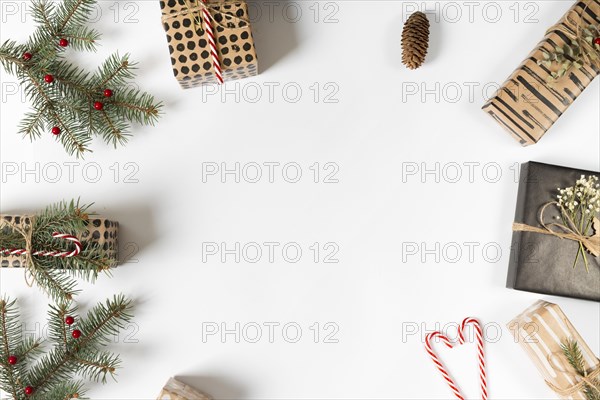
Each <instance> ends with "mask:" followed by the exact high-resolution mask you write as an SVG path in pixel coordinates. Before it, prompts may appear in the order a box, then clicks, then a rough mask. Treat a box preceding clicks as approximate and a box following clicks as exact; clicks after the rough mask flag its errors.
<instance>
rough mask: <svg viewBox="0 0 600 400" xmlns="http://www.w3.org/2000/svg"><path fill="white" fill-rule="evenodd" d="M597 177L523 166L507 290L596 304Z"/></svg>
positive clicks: (599, 262) (599, 296) (599, 267)
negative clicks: (578, 299) (572, 298)
mask: <svg viewBox="0 0 600 400" xmlns="http://www.w3.org/2000/svg"><path fill="white" fill-rule="evenodd" d="M598 175H599V174H598V173H597V172H592V171H585V170H577V169H571V168H566V167H559V166H556V165H548V164H542V163H537V162H528V163H526V164H523V166H522V167H521V175H520V183H519V191H518V195H517V207H516V213H515V223H514V224H513V238H512V248H511V256H510V261H509V267H508V278H507V287H509V288H514V289H517V290H525V291H529V292H536V293H545V294H552V295H556V296H566V297H576V298H582V299H588V300H595V301H600V259H599V253H600V222H599V221H598V215H599V213H598V211H599V210H600V199H599V193H600V191H599V188H598Z"/></svg>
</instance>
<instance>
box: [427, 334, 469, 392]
mask: <svg viewBox="0 0 600 400" xmlns="http://www.w3.org/2000/svg"><path fill="white" fill-rule="evenodd" d="M435 338H440V339H441V340H442V342H443V343H444V344H445V345H446V346H447V347H449V348H452V347H453V345H452V343H451V342H450V340H449V339H448V338H447V337H446V335H443V334H441V333H440V332H431V333H429V334H428V335H427V336H426V337H425V350H427V353H428V354H429V356H430V357H431V359H432V360H433V363H434V364H435V365H436V367H437V369H438V370H439V371H440V373H441V374H442V377H443V378H444V380H445V381H446V383H447V384H448V386H450V389H452V392H453V393H454V395H455V396H456V398H457V399H459V400H465V398H464V397H463V395H462V394H461V393H460V390H459V389H458V386H456V384H455V383H454V381H453V380H452V378H451V377H450V374H448V372H447V371H446V367H444V364H442V362H441V361H440V359H439V358H438V356H437V354H435V352H434V351H433V347H431V340H433V339H435Z"/></svg>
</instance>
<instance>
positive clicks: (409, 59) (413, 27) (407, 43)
mask: <svg viewBox="0 0 600 400" xmlns="http://www.w3.org/2000/svg"><path fill="white" fill-rule="evenodd" d="M428 47H429V20H428V19H427V16H426V15H425V14H423V13H422V12H420V11H417V12H416V13H414V14H412V15H411V16H410V17H409V18H408V20H407V21H406V23H405V24H404V29H403V30H402V63H403V64H404V65H406V66H407V67H408V68H410V69H417V68H419V67H420V66H421V64H423V62H424V61H425V56H427V48H428Z"/></svg>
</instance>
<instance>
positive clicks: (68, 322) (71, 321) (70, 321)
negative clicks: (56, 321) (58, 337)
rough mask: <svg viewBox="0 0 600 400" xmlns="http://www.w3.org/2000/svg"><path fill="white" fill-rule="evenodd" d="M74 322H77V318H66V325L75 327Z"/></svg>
mask: <svg viewBox="0 0 600 400" xmlns="http://www.w3.org/2000/svg"><path fill="white" fill-rule="evenodd" d="M73 322H75V318H73V317H71V316H70V315H69V316H67V318H65V324H67V325H73Z"/></svg>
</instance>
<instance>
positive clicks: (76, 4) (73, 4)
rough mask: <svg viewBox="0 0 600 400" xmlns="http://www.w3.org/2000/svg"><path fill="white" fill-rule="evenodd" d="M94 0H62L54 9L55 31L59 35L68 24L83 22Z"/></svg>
mask: <svg viewBox="0 0 600 400" xmlns="http://www.w3.org/2000/svg"><path fill="white" fill-rule="evenodd" d="M95 4H96V0H64V1H63V2H62V3H61V4H60V5H59V6H58V7H57V9H56V12H55V13H54V18H55V19H57V21H58V22H57V29H56V32H57V33H58V34H59V35H60V34H61V33H62V32H63V31H64V30H65V29H67V28H68V27H69V25H77V24H84V23H85V22H87V20H88V19H89V15H90V13H91V12H92V11H93V7H94V5H95Z"/></svg>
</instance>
